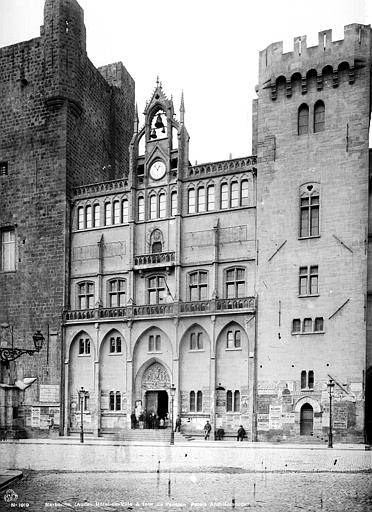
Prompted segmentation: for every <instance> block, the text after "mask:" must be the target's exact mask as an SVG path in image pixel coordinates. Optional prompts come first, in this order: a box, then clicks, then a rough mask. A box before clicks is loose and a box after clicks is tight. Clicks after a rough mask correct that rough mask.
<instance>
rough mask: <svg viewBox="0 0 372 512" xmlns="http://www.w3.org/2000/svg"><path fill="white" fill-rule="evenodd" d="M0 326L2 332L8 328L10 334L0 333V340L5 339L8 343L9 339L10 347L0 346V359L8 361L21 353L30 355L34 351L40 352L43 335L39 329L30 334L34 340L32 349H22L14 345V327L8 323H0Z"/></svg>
mask: <svg viewBox="0 0 372 512" xmlns="http://www.w3.org/2000/svg"><path fill="white" fill-rule="evenodd" d="M0 327H1V329H2V332H4V333H5V332H6V330H7V329H9V332H10V336H9V335H8V336H5V335H4V336H3V335H1V334H0V340H4V341H7V342H8V343H9V339H10V341H11V346H10V347H0V361H4V362H6V363H8V362H9V361H14V360H15V359H17V358H18V357H20V356H21V355H22V354H28V355H29V356H32V355H33V354H34V353H35V352H40V350H41V349H42V347H43V343H44V340H45V338H44V336H43V335H42V333H41V331H36V332H35V333H34V334H33V335H32V339H33V342H34V347H35V348H34V349H31V348H30V349H23V348H17V347H15V346H14V331H15V329H14V327H13V326H12V325H9V324H8V323H3V324H0Z"/></svg>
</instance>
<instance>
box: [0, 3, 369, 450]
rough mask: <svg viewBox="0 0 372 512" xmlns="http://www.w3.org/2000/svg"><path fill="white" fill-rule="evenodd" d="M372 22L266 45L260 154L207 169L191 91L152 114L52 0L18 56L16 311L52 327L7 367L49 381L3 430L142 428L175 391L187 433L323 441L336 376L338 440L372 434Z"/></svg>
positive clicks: (5, 96)
mask: <svg viewBox="0 0 372 512" xmlns="http://www.w3.org/2000/svg"><path fill="white" fill-rule="evenodd" d="M370 32H371V31H370V27H369V26H363V25H356V24H354V25H348V26H347V27H345V36H344V39H343V40H341V41H336V42H332V39H331V32H330V31H323V32H321V33H320V34H319V45H318V46H315V47H313V48H307V45H306V38H305V37H301V38H296V39H295V42H294V51H293V52H289V53H286V54H283V51H282V44H281V43H275V44H273V45H271V46H269V47H268V48H267V49H266V50H264V51H262V52H261V53H260V58H259V84H258V86H257V95H258V98H257V99H255V100H254V103H253V136H252V148H253V156H248V157H244V158H239V159H232V160H228V161H223V162H213V163H208V164H203V165H195V166H191V165H190V163H189V156H188V146H189V135H188V132H187V129H186V126H185V106H184V102H183V99H182V102H181V108H180V111H179V116H178V119H179V120H177V118H176V116H175V112H174V105H173V102H172V100H170V99H168V98H167V96H166V94H165V92H164V90H163V88H162V85H161V84H160V83H159V82H157V84H156V87H155V89H154V91H153V93H152V96H151V98H150V100H149V102H148V103H147V105H146V108H145V124H144V126H143V127H140V126H139V120H138V116H137V114H136V113H135V111H134V82H133V80H132V78H131V77H130V75H129V74H128V72H127V71H126V70H125V68H124V66H123V65H122V64H121V63H116V64H110V65H108V66H104V67H103V68H100V69H98V70H97V69H95V68H94V66H93V65H92V64H91V62H90V61H89V59H88V57H87V55H86V50H85V27H84V22H83V12H82V10H81V8H80V6H79V5H78V4H77V3H76V2H75V0H58V1H54V2H52V1H51V0H46V3H45V13H44V25H43V27H42V28H41V36H40V37H39V38H36V39H33V40H31V41H27V42H24V43H20V44H18V45H13V46H10V47H7V48H3V49H1V50H0V71H1V78H0V80H1V83H0V95H1V100H2V101H1V102H0V109H1V110H0V119H1V128H2V130H1V134H0V190H1V195H0V230H1V236H2V246H1V247H2V253H3V254H2V267H1V272H0V287H1V290H2V293H1V294H0V321H1V322H6V323H8V324H11V325H14V326H15V328H16V329H17V332H18V334H17V337H16V339H17V343H18V345H19V344H22V343H24V346H25V347H28V345H26V343H28V342H27V341H24V342H22V340H23V338H25V340H27V339H29V338H31V336H32V333H33V332H34V331H35V330H36V329H41V330H42V332H43V333H44V335H45V338H46V342H45V345H44V348H43V349H42V350H41V351H40V352H39V353H37V354H36V355H34V356H33V357H32V358H29V357H28V356H23V357H22V358H19V359H17V361H16V362H15V363H10V364H8V365H7V364H2V369H1V372H2V373H1V381H2V382H3V383H4V384H7V385H8V386H13V383H14V380H15V379H17V378H18V379H19V378H23V377H36V376H37V377H38V381H37V383H35V384H33V385H32V386H31V387H30V388H28V389H26V390H25V391H24V392H20V391H19V390H18V389H16V388H14V387H8V388H6V387H2V388H0V392H1V393H2V396H0V398H1V403H2V404H3V405H2V408H1V415H0V424H1V425H4V426H6V427H7V428H8V427H10V426H11V425H13V428H14V427H17V429H23V428H25V429H26V430H27V431H28V435H40V432H41V434H44V435H45V432H46V430H47V428H48V420H49V418H50V417H54V422H55V425H59V426H60V432H61V433H65V434H69V433H71V432H76V431H78V430H79V428H80V421H81V412H82V413H83V414H82V416H83V419H84V424H85V429H86V430H87V431H90V432H92V433H94V434H96V435H98V434H100V435H105V434H109V433H110V434H112V433H117V434H119V435H122V434H123V433H125V431H126V430H127V429H129V428H131V425H132V422H133V417H131V415H132V414H134V413H136V414H137V416H139V415H140V413H141V410H142V409H146V410H147V412H148V413H149V412H154V413H155V414H158V415H159V416H162V417H165V418H166V421H168V418H169V415H171V410H172V403H173V406H174V407H173V409H174V416H176V415H180V416H181V419H182V428H183V431H184V432H186V433H187V432H188V433H194V434H195V433H199V434H200V433H201V432H202V428H203V425H204V423H205V422H206V420H209V421H210V422H211V424H212V427H213V429H215V428H217V427H223V428H224V430H225V432H226V434H230V435H233V434H235V433H236V430H237V428H238V426H239V425H240V424H243V425H244V427H245V429H246V431H247V434H248V439H250V440H258V441H260V440H278V441H283V440H284V441H285V440H296V439H297V440H298V439H306V440H309V439H310V437H311V438H312V439H317V440H318V441H319V442H322V441H324V440H325V439H326V437H327V433H328V425H329V413H330V410H329V403H330V400H329V393H328V387H327V384H328V383H329V381H330V379H331V380H332V382H333V383H335V388H334V392H333V395H332V399H333V407H332V415H333V427H334V433H335V438H336V440H337V441H362V440H363V439H364V433H365V432H364V429H365V426H366V425H367V427H368V418H367V422H366V425H365V414H364V406H365V393H366V392H367V398H366V403H368V400H370V399H369V395H368V391H370V386H371V383H370V380H369V379H370V377H368V376H369V375H370V374H371V370H370V368H371V357H372V355H371V348H370V346H371V343H370V338H369V337H367V332H368V333H369V332H370V331H367V323H366V319H367V312H368V311H369V309H368V310H367V309H366V305H367V304H368V305H369V301H367V297H369V295H368V293H369V288H368V286H367V250H366V236H367V233H368V226H369V223H368V177H369V151H368V131H369V115H370V102H369V99H370V90H371V88H370V67H371V61H370V53H371V39H370V37H371V36H370ZM6 251H8V252H6ZM9 251H10V252H9ZM12 251H13V253H12ZM3 255H5V256H6V255H8V256H7V258H8V259H6V261H5V263H4V257H3ZM9 255H10V256H9ZM9 257H10V258H11V259H12V261H13V262H14V264H13V266H12V261H10V260H9ZM9 261H10V262H9ZM368 261H369V260H368ZM369 317H370V315H368V318H369ZM5 343H6V340H5V341H4V338H2V344H5ZM172 384H173V385H174V387H175V396H174V399H173V400H172V398H171V394H170V386H171V385H172ZM81 387H83V388H84V390H85V391H86V392H87V393H86V396H85V398H84V401H83V402H80V400H79V398H78V390H79V389H81ZM81 405H82V406H83V411H81V409H80V407H81ZM14 410H15V411H16V413H14V412H13V411H14ZM368 428H369V427H368ZM368 428H367V430H368Z"/></svg>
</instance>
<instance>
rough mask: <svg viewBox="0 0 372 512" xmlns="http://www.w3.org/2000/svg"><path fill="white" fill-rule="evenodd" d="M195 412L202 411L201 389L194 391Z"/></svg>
mask: <svg viewBox="0 0 372 512" xmlns="http://www.w3.org/2000/svg"><path fill="white" fill-rule="evenodd" d="M196 412H203V393H202V392H201V391H198V392H197V393H196Z"/></svg>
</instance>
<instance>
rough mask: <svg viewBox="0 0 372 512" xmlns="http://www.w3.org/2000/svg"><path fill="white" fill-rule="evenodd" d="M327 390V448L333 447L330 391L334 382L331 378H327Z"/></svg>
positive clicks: (331, 391)
mask: <svg viewBox="0 0 372 512" xmlns="http://www.w3.org/2000/svg"><path fill="white" fill-rule="evenodd" d="M327 387H328V391H329V429H328V448H333V432H332V393H333V388H334V387H335V383H334V382H333V380H332V379H330V380H329V382H328V384H327Z"/></svg>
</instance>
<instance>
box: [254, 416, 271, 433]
mask: <svg viewBox="0 0 372 512" xmlns="http://www.w3.org/2000/svg"><path fill="white" fill-rule="evenodd" d="M257 430H264V431H268V430H269V415H268V414H257Z"/></svg>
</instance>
